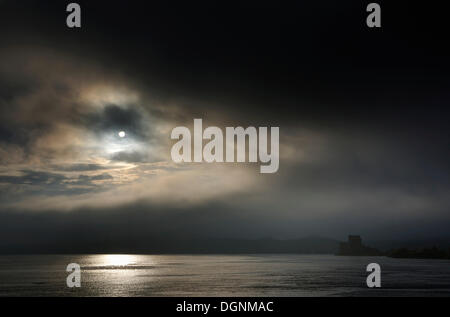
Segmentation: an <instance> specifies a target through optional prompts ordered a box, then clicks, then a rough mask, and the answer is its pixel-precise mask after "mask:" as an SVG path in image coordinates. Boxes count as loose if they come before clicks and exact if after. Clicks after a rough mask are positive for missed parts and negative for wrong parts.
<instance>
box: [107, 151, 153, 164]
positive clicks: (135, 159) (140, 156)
mask: <svg viewBox="0 0 450 317" xmlns="http://www.w3.org/2000/svg"><path fill="white" fill-rule="evenodd" d="M111 160H113V161H121V162H128V163H139V162H148V161H149V160H150V157H149V155H148V154H147V153H142V152H138V151H131V152H126V151H121V152H118V153H114V154H113V155H112V156H111Z"/></svg>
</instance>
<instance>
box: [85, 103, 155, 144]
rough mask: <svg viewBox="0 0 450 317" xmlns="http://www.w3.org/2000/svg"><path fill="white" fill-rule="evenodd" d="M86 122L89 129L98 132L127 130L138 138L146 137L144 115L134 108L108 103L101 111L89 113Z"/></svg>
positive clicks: (115, 132) (114, 132)
mask: <svg viewBox="0 0 450 317" xmlns="http://www.w3.org/2000/svg"><path fill="white" fill-rule="evenodd" d="M86 124H87V127H88V128H89V129H92V130H93V131H97V132H98V133H108V132H109V133H113V134H117V132H119V131H126V133H127V134H130V135H132V136H133V137H136V138H140V139H144V138H145V137H146V130H145V128H144V127H143V123H142V116H141V114H139V113H138V112H137V111H136V110H135V109H133V108H124V107H120V106H118V105H112V104H110V105H106V106H105V107H104V109H103V110H102V112H101V113H98V114H97V113H93V114H91V115H89V117H88V118H87V119H86Z"/></svg>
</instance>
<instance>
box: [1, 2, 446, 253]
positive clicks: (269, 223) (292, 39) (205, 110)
mask: <svg viewBox="0 0 450 317" xmlns="http://www.w3.org/2000/svg"><path fill="white" fill-rule="evenodd" d="M93 2H94V1H87V2H79V3H80V4H81V8H82V27H81V29H69V28H67V27H66V25H65V20H66V16H67V13H66V12H65V5H66V3H65V2H64V1H51V2H49V1H27V2H20V3H19V2H18V1H0V38H1V44H0V120H1V125H0V210H1V212H0V240H1V245H3V246H5V245H8V246H14V245H18V246H20V245H24V244H29V243H32V241H37V242H36V243H46V242H47V241H50V240H51V241H61V243H62V244H64V243H69V244H70V243H74V241H75V240H76V239H78V238H77V237H78V235H79V236H80V238H79V239H81V240H77V241H78V243H86V245H88V244H89V243H92V241H99V239H100V238H99V237H101V238H104V239H107V240H108V241H112V243H114V241H119V240H120V241H121V243H125V244H126V243H127V241H128V242H129V243H130V244H133V243H136V241H137V240H138V239H141V240H144V241H145V239H150V237H152V236H154V235H158V236H167V237H177V236H183V237H184V236H214V237H233V238H237V237H239V238H241V237H243V238H258V237H275V238H296V237H303V236H308V235H320V236H326V237H331V238H337V239H343V238H345V236H346V235H347V234H349V233H354V234H361V235H363V237H368V238H369V239H421V238H438V237H448V236H449V234H448V228H449V225H450V195H449V193H450V179H449V175H450V165H449V162H450V146H449V145H450V144H449V143H450V142H449V140H450V138H449V132H450V128H449V125H448V115H449V111H448V103H449V101H450V90H449V76H448V74H449V62H448V56H449V53H450V52H449V49H448V47H446V46H445V43H444V42H445V40H446V35H445V34H447V35H448V32H447V29H448V27H447V26H446V25H445V19H441V18H440V17H438V16H435V14H440V13H436V11H439V10H431V9H429V8H428V9H427V8H408V7H407V6H406V5H402V4H398V7H397V6H393V5H392V4H384V3H381V4H382V28H381V30H380V29H379V30H374V29H368V28H367V27H366V26H365V18H366V15H367V14H366V12H365V5H366V4H363V3H361V4H357V5H352V6H350V5H345V4H343V3H342V2H341V1H339V2H336V1H333V2H332V1H325V2H324V1H320V4H314V3H315V2H314V1H297V2H292V3H291V4H289V5H288V6H282V5H277V4H276V3H275V2H273V3H272V2H255V3H253V4H241V5H231V4H225V3H224V4H223V5H214V6H213V5H211V4H210V3H207V2H198V3H191V2H189V3H184V4H182V3H178V2H168V3H167V4H166V5H164V6H163V5H149V4H148V3H147V2H144V1H142V2H137V1H108V2H102V1H95V3H93ZM405 3H406V2H405ZM431 14H433V16H432V15H431ZM442 14H443V13H442ZM420 21H426V22H427V23H419V22H420ZM447 37H448V36H447ZM194 118H202V119H203V125H204V126H205V127H206V126H211V125H215V126H219V127H221V128H223V129H224V128H225V127H226V126H234V127H236V126H243V127H247V126H256V127H258V126H267V127H271V126H278V127H279V129H280V168H279V171H278V172H277V173H275V174H260V173H259V163H258V164H232V163H224V164H218V163H214V164H207V163H200V164H194V163H190V164H175V163H173V162H172V160H171V158H170V149H171V146H172V145H173V143H174V141H173V140H171V139H170V132H171V130H172V129H173V128H174V127H176V126H180V125H183V126H188V127H192V124H193V119H194ZM119 131H125V132H126V137H125V138H120V137H119V136H118V132H119ZM81 237H82V238H81ZM100 240H101V239H100ZM141 240H139V241H141ZM79 241H82V242H79Z"/></svg>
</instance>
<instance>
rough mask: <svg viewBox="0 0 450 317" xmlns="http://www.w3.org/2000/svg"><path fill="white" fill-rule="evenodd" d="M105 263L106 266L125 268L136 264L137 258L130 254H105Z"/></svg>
mask: <svg viewBox="0 0 450 317" xmlns="http://www.w3.org/2000/svg"><path fill="white" fill-rule="evenodd" d="M103 261H104V263H105V265H112V266H125V265H129V264H133V263H135V262H136V257H135V256H133V255H129V254H105V255H104V258H103Z"/></svg>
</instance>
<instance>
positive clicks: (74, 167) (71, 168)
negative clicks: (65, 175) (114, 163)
mask: <svg viewBox="0 0 450 317" xmlns="http://www.w3.org/2000/svg"><path fill="white" fill-rule="evenodd" d="M52 168H53V169H55V170H58V171H64V172H85V171H98V170H104V169H108V168H109V167H108V166H104V165H99V164H67V165H53V166H52Z"/></svg>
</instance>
